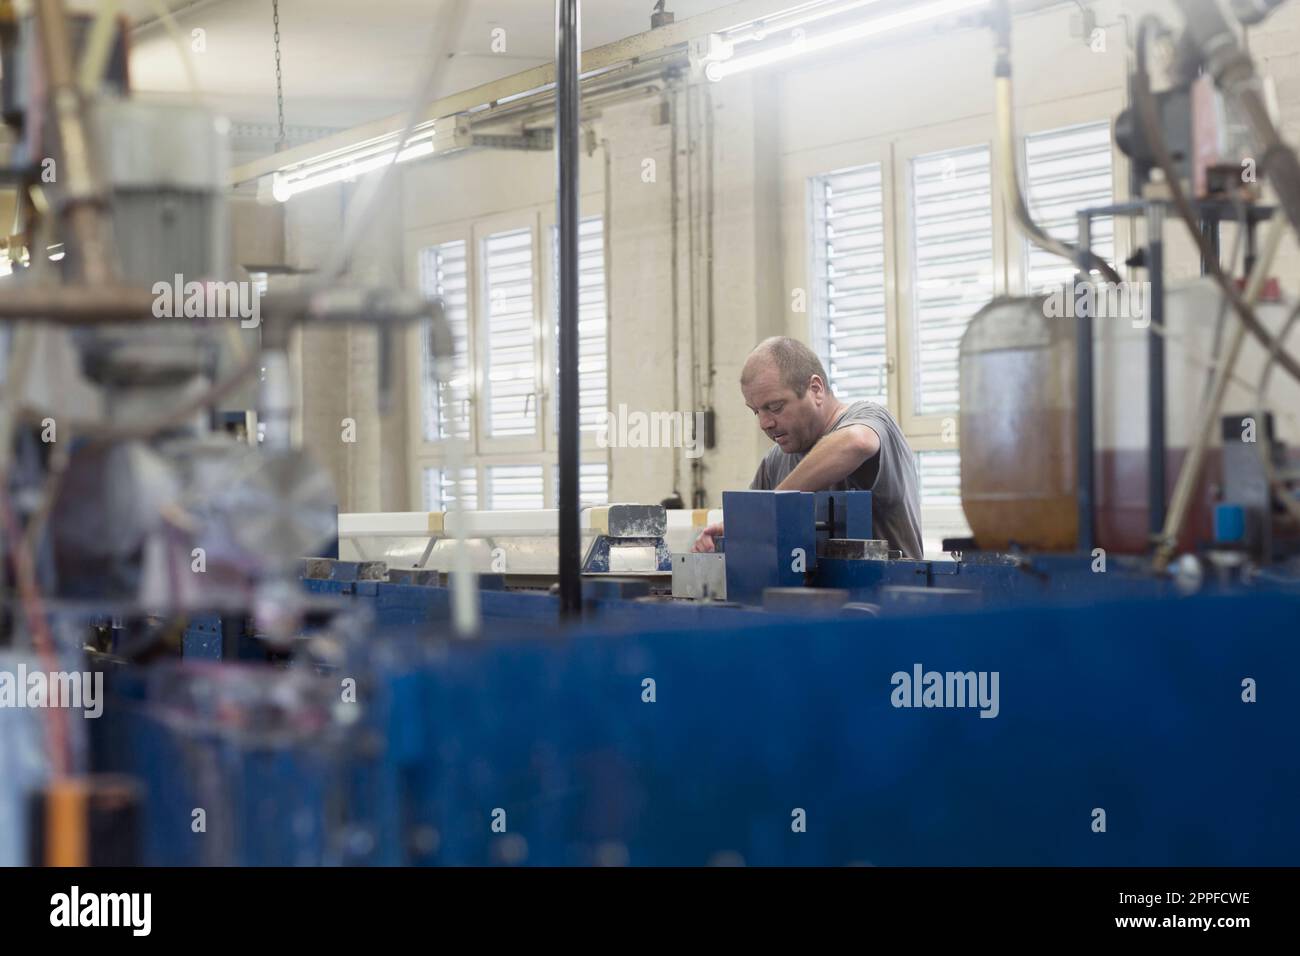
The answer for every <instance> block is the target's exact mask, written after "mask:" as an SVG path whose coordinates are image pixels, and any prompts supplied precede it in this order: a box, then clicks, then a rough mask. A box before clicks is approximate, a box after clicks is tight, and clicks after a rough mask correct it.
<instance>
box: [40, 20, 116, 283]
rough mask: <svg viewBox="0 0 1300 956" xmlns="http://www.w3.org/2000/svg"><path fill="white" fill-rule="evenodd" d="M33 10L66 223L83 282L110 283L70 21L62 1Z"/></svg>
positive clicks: (103, 224) (101, 209)
mask: <svg viewBox="0 0 1300 956" xmlns="http://www.w3.org/2000/svg"><path fill="white" fill-rule="evenodd" d="M35 10H36V25H37V31H38V34H39V36H40V43H41V56H42V59H43V64H44V71H45V80H46V83H48V85H49V97H50V110H51V112H52V114H53V117H54V125H55V127H56V129H57V130H58V140H59V150H60V154H61V155H60V160H61V168H60V170H59V174H60V179H61V181H62V185H63V194H64V208H63V217H64V221H65V223H66V225H67V229H68V235H69V238H70V239H71V244H72V245H73V247H74V249H75V251H76V255H77V261H78V263H79V266H80V269H81V275H82V277H83V279H84V280H85V282H86V283H87V284H89V285H97V284H102V283H107V282H109V281H111V280H112V278H113V268H112V263H111V259H110V258H109V250H108V236H107V223H106V221H105V216H104V205H103V197H102V196H101V195H100V191H99V181H98V175H97V171H96V169H95V166H94V159H93V155H92V152H91V145H90V136H89V132H88V130H87V128H86V121H85V114H84V112H83V109H82V100H81V95H80V93H79V91H78V89H77V78H76V70H75V68H74V67H73V49H72V34H71V31H70V28H69V24H68V17H67V14H66V12H65V11H64V8H63V0H38V2H37V4H36V7H35Z"/></svg>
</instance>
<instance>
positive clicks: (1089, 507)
mask: <svg viewBox="0 0 1300 956" xmlns="http://www.w3.org/2000/svg"><path fill="white" fill-rule="evenodd" d="M1079 247H1080V248H1081V249H1089V250H1090V249H1091V248H1092V217H1091V216H1090V215H1089V214H1088V213H1087V212H1081V213H1080V214H1079ZM1080 280H1081V281H1087V276H1086V275H1081V276H1080ZM1074 322H1075V336H1074V342H1075V352H1074V355H1075V367H1074V377H1075V382H1074V387H1075V416H1076V417H1075V457H1076V459H1077V463H1076V464H1077V477H1076V480H1075V487H1076V490H1077V492H1078V518H1077V521H1078V534H1077V538H1076V540H1077V541H1078V548H1079V550H1080V551H1082V552H1083V553H1085V554H1091V553H1092V549H1093V547H1094V546H1095V545H1096V541H1097V516H1096V505H1095V499H1096V484H1097V477H1096V476H1097V471H1096V463H1095V455H1096V439H1095V432H1096V428H1095V426H1094V423H1093V384H1094V382H1093V379H1094V374H1093V367H1092V316H1091V315H1090V314H1089V313H1088V310H1087V309H1080V310H1079V311H1078V313H1077V315H1076V316H1075V320H1074Z"/></svg>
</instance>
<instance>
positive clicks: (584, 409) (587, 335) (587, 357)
mask: <svg viewBox="0 0 1300 956" xmlns="http://www.w3.org/2000/svg"><path fill="white" fill-rule="evenodd" d="M551 251H552V253H553V255H552V256H551V262H552V263H553V265H554V272H553V274H552V276H551V278H552V280H553V281H552V282H551V289H552V290H553V291H552V300H551V319H552V323H553V327H554V329H555V363H556V369H555V389H556V391H555V403H554V407H555V419H554V421H553V423H552V427H554V428H555V429H556V430H557V431H558V430H559V421H560V417H559V416H560V395H559V388H560V372H559V362H560V323H559V315H560V273H559V270H560V231H559V229H558V228H557V227H555V226H552V227H551ZM608 337H609V314H608V312H607V311H606V308H605V228H604V222H603V221H602V220H601V218H600V217H599V216H593V217H591V218H590V219H584V220H582V221H581V222H580V223H579V224H578V418H579V422H580V425H581V428H582V430H583V431H595V430H596V429H597V428H599V427H600V425H601V424H602V423H603V422H604V421H605V418H604V415H603V413H604V411H605V408H606V407H607V406H608V404H609V385H608V383H609V377H608V376H609V373H608V369H609V346H608Z"/></svg>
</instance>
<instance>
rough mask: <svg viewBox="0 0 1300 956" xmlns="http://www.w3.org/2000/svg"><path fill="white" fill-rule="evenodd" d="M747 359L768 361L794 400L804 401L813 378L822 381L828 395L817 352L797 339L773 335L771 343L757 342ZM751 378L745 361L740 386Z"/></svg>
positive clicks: (766, 341)
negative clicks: (759, 357)
mask: <svg viewBox="0 0 1300 956" xmlns="http://www.w3.org/2000/svg"><path fill="white" fill-rule="evenodd" d="M749 355H750V358H753V357H754V356H756V355H762V356H764V357H765V358H767V359H769V360H771V362H772V363H773V364H775V365H776V369H777V372H778V373H779V374H780V376H781V383H782V384H783V385H785V387H786V388H788V389H790V391H792V392H794V394H795V398H803V396H804V392H806V391H808V385H809V384H810V383H811V382H812V377H813V376H814V375H816V376H818V377H819V378H820V379H821V380H822V384H824V385H825V386H826V388H827V390H828V391H829V390H830V382H829V381H827V379H826V369H824V368H823V367H822V363H821V359H819V358H818V357H817V353H816V352H814V351H813V350H812V349H810V348H809V347H808V346H806V345H804V344H803V343H802V342H800V341H799V340H798V339H792V338H790V337H789V336H785V335H774V336H772V337H771V338H770V339H764V340H763V341H761V342H759V343H758V345H756V346H755V347H754V351H752V352H750V353H749ZM750 378H751V375H750V365H749V362H748V361H747V362H746V363H745V371H744V372H742V373H741V376H740V384H741V385H745V384H747V383H748V382H749V379H750Z"/></svg>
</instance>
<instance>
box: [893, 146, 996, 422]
mask: <svg viewBox="0 0 1300 956" xmlns="http://www.w3.org/2000/svg"><path fill="white" fill-rule="evenodd" d="M911 184H912V189H911V205H912V237H911V238H912V300H913V302H912V313H913V315H912V318H913V322H912V328H913V332H914V337H913V343H912V346H913V347H912V361H913V366H914V369H913V370H914V375H915V379H914V383H915V385H914V388H915V390H914V406H915V407H914V412H915V414H917V415H934V414H941V413H944V412H949V411H955V410H956V409H957V404H958V398H957V356H958V348H959V346H960V344H961V337H962V333H963V332H965V330H966V325H967V323H968V322H969V321H970V318H971V316H972V315H974V314H975V312H976V311H978V310H979V309H980V308H981V307H982V306H983V305H985V303H987V302H988V301H989V299H990V298H992V295H993V194H992V184H991V179H990V167H989V149H988V147H987V146H972V147H967V148H965V149H955V150H945V151H943V152H938V153H928V154H925V155H921V156H916V157H914V158H913V159H912V166H911Z"/></svg>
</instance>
